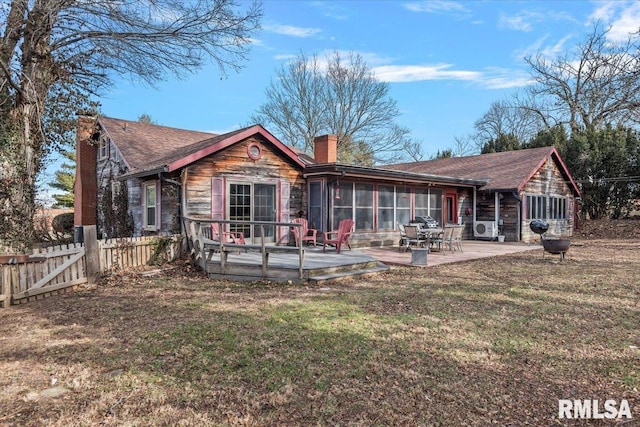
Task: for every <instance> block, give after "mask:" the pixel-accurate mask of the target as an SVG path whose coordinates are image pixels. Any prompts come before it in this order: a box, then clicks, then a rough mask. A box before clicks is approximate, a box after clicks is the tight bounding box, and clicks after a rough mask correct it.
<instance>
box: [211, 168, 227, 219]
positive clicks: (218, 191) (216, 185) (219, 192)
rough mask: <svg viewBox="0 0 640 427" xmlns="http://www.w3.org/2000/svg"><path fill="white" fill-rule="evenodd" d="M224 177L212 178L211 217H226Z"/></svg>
mask: <svg viewBox="0 0 640 427" xmlns="http://www.w3.org/2000/svg"><path fill="white" fill-rule="evenodd" d="M224 186H225V179H224V177H217V176H214V177H212V178H211V219H224V211H225V209H224V208H225V203H224V190H225V188H224Z"/></svg>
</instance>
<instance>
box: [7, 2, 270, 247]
mask: <svg viewBox="0 0 640 427" xmlns="http://www.w3.org/2000/svg"><path fill="white" fill-rule="evenodd" d="M243 5H244V4H243ZM260 17H261V8H260V5H259V4H257V3H252V4H247V5H246V6H242V7H241V6H239V5H237V4H235V3H234V2H233V1H232V0H199V1H197V2H190V1H186V2H183V1H177V0H33V1H28V0H12V1H8V2H7V1H6V2H4V6H2V7H0V34H1V37H2V39H1V42H0V149H1V150H0V179H1V180H2V182H1V183H0V184H1V185H0V187H1V188H2V190H0V193H1V194H0V210H1V211H2V212H0V217H1V218H2V223H1V224H0V239H1V240H4V241H5V245H10V246H13V247H14V249H16V250H20V249H26V248H28V247H29V246H30V244H31V240H32V239H31V238H32V235H33V231H32V230H33V214H34V206H35V203H34V200H35V179H36V176H37V174H38V172H39V170H40V169H41V167H42V164H43V161H44V159H45V158H46V154H47V152H48V151H49V150H50V149H52V147H55V145H56V143H64V142H65V141H67V140H68V139H66V138H67V136H68V132H69V131H70V129H71V125H72V121H73V120H72V119H73V118H74V117H75V113H77V110H78V108H85V107H91V103H90V102H89V99H90V96H91V95H93V94H98V93H100V92H101V91H102V90H104V89H105V88H106V87H108V86H109V85H110V84H111V83H112V78H113V76H115V75H128V76H130V77H131V78H133V79H137V80H140V81H142V82H144V83H147V84H151V85H153V84H154V82H157V81H159V80H161V79H163V78H165V77H166V76H167V75H171V74H172V75H175V76H178V77H180V76H183V75H184V74H185V73H188V72H192V71H193V70H195V69H197V68H199V67H201V66H202V65H204V64H206V63H208V62H213V63H215V64H217V65H218V66H219V69H220V71H221V72H222V74H224V73H225V72H226V70H237V69H238V68H239V67H240V66H241V62H242V61H244V60H245V59H246V57H247V53H248V49H249V46H250V38H249V37H250V36H251V35H252V33H253V32H254V31H255V30H256V29H257V28H258V26H259V19H260Z"/></svg>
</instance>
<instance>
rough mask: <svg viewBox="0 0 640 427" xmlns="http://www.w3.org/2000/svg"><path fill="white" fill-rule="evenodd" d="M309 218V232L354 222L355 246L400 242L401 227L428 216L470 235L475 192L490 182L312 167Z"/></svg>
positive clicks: (308, 173)
mask: <svg viewBox="0 0 640 427" xmlns="http://www.w3.org/2000/svg"><path fill="white" fill-rule="evenodd" d="M304 177H305V178H306V179H307V195H308V201H307V209H308V212H306V216H307V219H308V220H309V224H310V227H311V228H315V229H317V230H319V231H329V230H334V229H336V228H337V226H338V223H339V222H340V220H341V219H344V218H351V219H353V220H354V222H355V230H354V234H353V235H352V237H351V241H352V242H353V244H354V245H355V246H387V245H393V244H397V242H398V236H399V234H398V224H408V223H410V222H413V221H414V219H415V218H416V217H418V216H430V217H432V218H433V219H435V220H436V221H437V222H438V224H439V225H441V226H443V225H446V224H464V225H465V230H466V228H467V227H466V226H467V225H468V230H466V232H467V235H469V236H470V235H472V224H471V222H472V210H473V196H474V192H475V189H477V188H478V187H480V186H482V185H484V184H485V183H486V182H485V181H481V180H473V179H460V178H451V177H444V176H435V175H428V174H415V173H406V172H401V171H392V170H387V169H384V168H383V167H382V168H381V167H376V168H370V167H362V166H354V165H343V164H340V163H322V164H315V165H308V166H307V167H305V170H304Z"/></svg>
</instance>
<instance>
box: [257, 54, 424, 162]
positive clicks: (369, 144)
mask: <svg viewBox="0 0 640 427" xmlns="http://www.w3.org/2000/svg"><path fill="white" fill-rule="evenodd" d="M325 59H326V66H325V67H322V66H321V63H322V61H321V60H320V59H319V58H318V57H317V55H313V56H312V57H310V58H308V57H306V56H305V55H304V54H301V55H299V56H298V57H297V58H296V60H295V61H293V62H292V63H291V64H289V65H288V66H284V67H282V69H281V70H280V71H279V72H278V74H277V77H276V78H275V79H274V80H272V82H271V85H270V86H269V87H268V88H267V90H266V95H267V102H266V103H265V104H264V105H262V106H261V107H260V108H259V109H258V110H257V112H256V114H255V115H254V116H253V117H252V120H253V121H254V122H259V123H262V124H264V125H266V126H269V127H272V128H273V129H274V130H275V132H276V133H278V134H279V136H280V138H282V140H283V142H285V143H287V144H289V145H292V146H294V147H297V148H300V149H302V150H304V151H306V152H311V151H312V149H313V138H314V137H315V136H317V135H320V134H323V133H330V134H334V135H336V136H337V138H338V158H339V160H340V161H345V162H347V161H348V162H355V163H358V164H373V163H381V162H393V161H398V160H399V159H401V158H406V157H407V156H408V155H409V154H408V153H409V152H411V153H412V154H411V155H418V154H419V153H418V152H417V146H418V145H419V144H417V143H416V142H415V141H412V140H411V139H410V137H409V130H408V129H407V128H404V127H401V126H398V125H397V124H396V123H395V119H396V118H397V117H398V116H399V114H400V113H399V111H398V108H397V106H396V102H395V100H393V99H392V98H390V97H389V85H388V84H387V83H384V82H380V81H378V80H377V79H376V78H375V75H374V74H373V72H372V71H371V69H370V68H369V67H368V66H367V64H366V63H365V62H364V60H363V59H362V57H361V56H360V55H358V54H355V53H349V54H348V55H347V57H346V58H345V57H343V56H341V55H340V53H338V52H333V53H332V54H330V55H328V56H327V57H326V58H325ZM411 150H412V151H411ZM418 151H419V150H418Z"/></svg>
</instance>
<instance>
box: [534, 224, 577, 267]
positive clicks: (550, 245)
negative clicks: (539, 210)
mask: <svg viewBox="0 0 640 427" xmlns="http://www.w3.org/2000/svg"><path fill="white" fill-rule="evenodd" d="M529 228H530V229H531V231H533V232H534V233H536V234H539V235H540V240H541V241H542V247H543V248H544V252H549V253H550V254H555V255H558V254H559V255H560V260H562V261H564V254H565V253H566V252H567V251H568V250H569V245H570V243H571V242H570V241H569V239H566V238H565V239H560V238H552V239H546V238H545V237H544V234H545V233H546V232H547V230H549V223H548V222H547V221H544V220H541V219H537V220H535V221H531V223H530V224H529ZM544 252H542V256H543V257H544Z"/></svg>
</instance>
